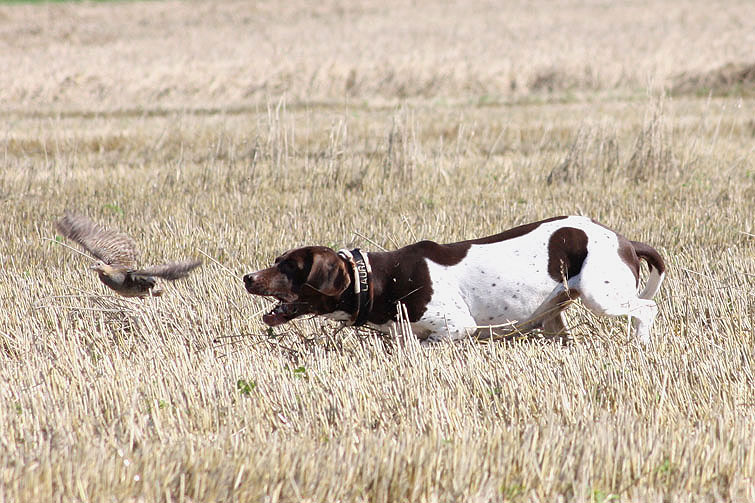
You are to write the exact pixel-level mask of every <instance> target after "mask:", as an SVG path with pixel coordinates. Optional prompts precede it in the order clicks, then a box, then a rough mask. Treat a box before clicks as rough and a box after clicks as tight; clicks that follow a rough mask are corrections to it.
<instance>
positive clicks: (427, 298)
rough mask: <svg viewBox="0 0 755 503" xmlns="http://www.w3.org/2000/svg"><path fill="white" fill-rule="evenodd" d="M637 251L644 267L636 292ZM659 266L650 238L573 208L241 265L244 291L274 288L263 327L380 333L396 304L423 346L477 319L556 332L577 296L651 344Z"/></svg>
mask: <svg viewBox="0 0 755 503" xmlns="http://www.w3.org/2000/svg"><path fill="white" fill-rule="evenodd" d="M640 259H643V260H645V261H646V262H647V264H648V269H649V277H648V279H647V282H646V284H645V287H644V289H643V290H642V292H641V293H639V294H638V293H637V289H638V285H639V277H640ZM664 276H665V264H664V261H663V258H662V257H661V255H660V254H659V253H658V252H657V251H656V250H655V249H653V248H652V247H650V246H649V245H646V244H643V243H639V242H636V241H630V240H628V239H627V238H625V237H624V236H622V235H621V234H618V233H616V232H614V231H612V230H611V229H609V228H607V227H605V226H603V225H601V224H599V223H597V222H595V221H594V220H591V219H590V218H587V217H582V216H559V217H553V218H549V219H546V220H541V221H539V222H534V223H530V224H526V225H521V226H519V227H514V228H513V229H509V230H507V231H504V232H501V233H500V234H496V235H493V236H488V237H484V238H479V239H472V240H468V241H460V242H458V243H451V244H438V243H435V242H433V241H420V242H418V243H415V244H411V245H408V246H405V247H403V248H400V249H398V250H395V251H386V252H377V253H375V252H370V253H364V252H362V251H361V250H359V249H355V250H351V251H349V250H340V251H338V252H336V251H334V250H332V249H330V248H327V247H323V246H307V247H303V248H296V249H293V250H290V251H287V252H286V253H284V254H283V255H281V256H279V257H278V258H276V259H275V263H274V265H273V266H271V267H269V268H267V269H263V270H261V271H257V272H253V273H249V274H246V275H245V276H244V284H245V287H246V290H247V291H248V292H249V293H251V294H254V295H262V296H268V297H274V298H276V299H277V300H278V301H279V303H278V304H277V305H276V306H275V307H274V308H273V309H272V311H270V312H269V313H267V314H265V315H264V316H263V318H262V319H263V321H264V322H265V323H266V324H267V325H269V326H276V325H280V324H282V323H286V322H288V321H290V320H292V319H294V318H298V317H300V316H303V315H306V314H313V315H324V316H326V317H329V318H331V319H334V320H338V321H343V322H346V323H347V324H351V325H354V326H360V325H366V326H368V327H371V328H374V329H377V330H379V331H383V332H388V331H389V330H390V328H391V327H393V326H394V324H395V323H396V321H397V317H398V310H397V305H398V304H399V303H401V304H403V307H404V308H405V311H404V312H405V314H406V317H407V318H408V321H409V322H410V324H411V327H412V332H413V333H414V334H415V335H416V336H417V337H418V338H419V339H420V340H421V342H422V343H423V344H425V345H426V344H431V343H434V342H438V341H441V340H454V339H460V338H463V337H466V336H468V335H470V334H473V333H475V332H477V331H478V330H480V329H481V327H486V326H494V325H495V326H498V325H512V326H515V327H516V330H517V331H518V332H522V331H531V330H534V329H541V330H542V331H543V332H544V333H546V334H550V335H558V336H562V337H563V336H565V335H566V326H565V324H564V318H563V311H564V309H565V308H566V307H567V306H568V304H570V303H571V301H573V300H575V299H577V298H580V299H582V302H583V304H584V305H585V306H586V307H587V308H588V309H589V310H590V311H592V312H593V313H595V314H598V315H609V316H621V315H628V316H631V317H632V322H633V323H632V325H633V328H634V332H635V335H636V337H637V338H638V339H639V340H640V341H641V342H642V343H643V344H645V345H647V344H650V342H651V336H650V329H651V327H652V324H653V320H654V319H655V316H656V314H657V311H658V308H657V306H656V304H655V302H654V301H653V300H652V298H653V297H654V296H655V294H656V293H657V292H658V290H659V288H660V286H661V283H662V281H663V278H664Z"/></svg>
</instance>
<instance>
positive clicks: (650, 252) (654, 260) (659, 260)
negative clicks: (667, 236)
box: [630, 241, 666, 299]
mask: <svg viewBox="0 0 755 503" xmlns="http://www.w3.org/2000/svg"><path fill="white" fill-rule="evenodd" d="M630 243H632V246H633V247H634V252H635V253H636V254H637V256H638V257H639V258H641V259H643V260H644V261H645V262H647V264H648V268H649V269H650V276H649V277H648V281H647V283H646V284H645V288H644V289H643V290H642V293H640V298H641V299H652V298H653V297H654V296H655V294H656V293H658V290H659V289H660V288H661V283H663V278H664V277H665V276H666V264H665V263H664V262H663V257H661V254H660V253H658V251H657V250H656V249H655V248H653V247H652V246H649V245H646V244H645V243H639V242H637V241H630Z"/></svg>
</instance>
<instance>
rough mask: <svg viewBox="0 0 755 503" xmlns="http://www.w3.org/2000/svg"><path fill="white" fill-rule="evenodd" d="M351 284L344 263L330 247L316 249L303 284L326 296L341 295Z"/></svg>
mask: <svg viewBox="0 0 755 503" xmlns="http://www.w3.org/2000/svg"><path fill="white" fill-rule="evenodd" d="M350 284H351V278H350V277H349V270H348V269H347V268H346V263H345V262H344V261H343V260H341V258H340V257H339V256H338V255H337V254H336V252H334V251H333V250H330V249H327V248H326V249H324V250H318V251H317V252H315V253H314V256H313V257H312V268H311V269H310V270H309V276H307V282H306V283H305V286H309V287H311V288H312V289H313V290H316V291H318V292H320V293H321V294H323V295H326V296H328V297H336V296H339V295H341V294H342V293H343V292H344V291H346V289H347V288H348V287H349V285H350Z"/></svg>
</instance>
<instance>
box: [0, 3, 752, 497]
mask: <svg viewBox="0 0 755 503" xmlns="http://www.w3.org/2000/svg"><path fill="white" fill-rule="evenodd" d="M311 4H312V2H305V1H303V0H295V1H287V2H273V1H261V2H254V3H246V2H231V1H229V2H222V3H221V2H180V3H179V2H124V3H120V2H119V3H62V4H61V3H53V4H34V5H30V4H5V5H0V301H1V302H2V304H1V306H0V502H5V501H9V502H16V501H81V502H84V501H129V502H142V501H171V502H174V501H181V502H183V501H192V502H200V501H271V502H272V501H371V502H372V501H374V502H389V501H430V502H434V501H449V502H451V501H548V502H551V501H589V502H607V501H658V502H661V501H663V502H670V501H743V502H744V501H753V500H755V489H754V487H755V478H754V477H755V449H753V447H754V445H753V444H754V441H753V439H754V437H753V435H754V433H755V388H754V386H755V369H754V368H753V361H754V360H753V359H754V357H755V354H754V352H755V350H754V348H755V335H754V334H753V321H754V319H755V221H754V219H753V212H754V211H755V167H753V145H754V144H755V113H754V112H755V84H754V82H755V60H754V59H753V58H754V55H753V51H752V49H753V47H755V9H753V4H752V2H750V1H749V0H743V1H739V2H737V1H725V2H713V3H711V2H709V1H705V2H703V1H686V0H685V1H682V0H670V1H667V2H650V1H637V2H608V1H606V2H602V1H589V2H570V1H559V2H557V1H545V0H544V1H538V2H527V1H518V0H517V1H512V2H505V4H504V5H503V6H502V5H499V3H498V2H484V1H474V2H440V1H438V2H414V3H409V2H402V1H388V2H356V1H353V2H352V1H350V2H338V1H329V0H326V1H324V2H317V5H316V6H313V5H311ZM68 208H70V209H75V210H77V211H81V212H84V213H86V214H88V215H89V216H90V217H92V218H94V219H95V220H98V221H100V222H102V223H105V224H107V225H110V226H113V227H115V228H117V229H119V230H122V231H126V232H128V233H130V234H132V235H133V236H134V237H135V239H136V240H137V241H138V242H139V243H140V244H141V245H142V247H143V248H142V251H143V257H144V261H145V262H147V263H149V262H153V261H154V262H157V261H160V260H171V259H180V258H184V257H199V258H204V259H205V265H204V267H203V268H202V269H200V270H199V271H198V272H197V273H196V274H194V275H193V276H191V277H190V278H189V279H188V280H185V281H182V282H177V283H175V284H170V285H167V286H166V290H167V292H166V294H165V296H164V297H162V298H159V299H153V300H146V301H138V300H127V299H121V298H117V297H115V296H113V295H112V294H111V292H109V291H108V290H107V289H106V288H105V287H104V286H103V285H102V284H100V283H99V281H98V280H97V278H96V276H95V275H94V274H92V273H90V271H88V270H87V266H88V262H87V261H86V260H85V259H83V257H81V256H80V255H77V254H75V253H73V252H72V251H70V250H68V249H66V248H65V247H63V246H60V245H58V244H55V243H53V242H52V241H50V240H49V239H55V236H56V232H55V227H54V222H55V220H56V219H57V218H58V217H59V216H60V215H62V213H63V212H64V210H66V209H68ZM558 214H585V215H589V216H591V217H594V218H596V219H598V220H599V221H601V222H602V223H604V224H606V225H608V226H610V227H612V228H615V229H617V230H619V231H620V232H622V233H624V234H625V235H627V236H629V237H630V238H632V239H635V240H641V241H645V242H648V243H650V244H652V245H653V246H655V247H657V248H658V249H659V250H660V251H661V252H662V254H663V255H664V256H665V257H666V260H667V264H668V268H669V271H668V279H667V281H666V282H665V283H664V285H663V288H662V290H661V292H660V293H659V295H658V297H657V298H656V300H657V301H658V304H659V308H660V314H659V317H658V319H657V322H656V323H657V324H656V326H655V330H654V335H655V344H654V346H653V347H652V348H648V349H643V348H640V347H638V345H637V344H636V343H635V342H634V341H632V340H630V339H628V337H627V334H626V320H621V319H613V320H606V319H597V318H594V317H592V316H590V315H589V314H588V313H586V312H585V311H584V309H582V308H581V306H579V305H576V306H574V307H573V308H572V309H571V310H570V315H569V321H570V323H571V324H573V325H574V326H575V328H574V330H573V333H574V335H575V342H574V345H573V346H570V347H565V348H564V347H560V346H555V345H552V344H542V343H539V342H537V341H535V342H529V343H519V344H504V343H496V344H482V343H479V342H473V341H465V342H462V343H458V344H442V345H439V346H438V347H435V348H432V349H429V350H422V349H420V348H419V347H417V345H416V344H407V345H406V346H405V347H393V346H392V345H391V344H390V343H389V342H386V341H384V340H383V339H380V338H377V337H375V336H373V335H370V334H368V333H363V332H360V333H356V332H354V331H352V330H351V329H345V330H343V331H341V332H337V328H338V327H337V325H335V324H330V323H328V322H325V321H323V320H321V319H309V320H301V321H297V322H294V323H291V324H289V325H285V326H283V327H280V328H277V329H275V330H274V331H272V332H268V331H267V329H266V327H264V326H263V324H262V323H261V319H260V318H261V317H260V313H261V312H263V311H264V310H265V309H266V308H269V303H268V302H267V301H265V300H262V299H257V298H252V297H250V296H249V295H247V294H246V293H245V292H244V291H243V288H242V284H241V282H240V276H241V275H242V274H243V273H245V272H249V271H252V270H256V269H258V268H261V267H264V266H266V265H268V264H269V263H271V261H272V259H273V258H274V257H275V256H276V255H277V254H279V253H280V252H282V251H284V250H286V249H289V248H292V247H296V246H300V245H304V244H324V245H329V246H332V247H335V248H339V247H343V246H361V247H363V248H365V249H368V250H376V249H378V248H379V247H384V248H387V249H393V248H396V247H399V246H402V245H405V244H408V243H411V242H414V241H416V240H418V239H423V238H428V239H435V240H438V241H441V242H443V241H456V240H460V239H465V238H472V237H478V236H483V235H487V234H491V233H496V232H499V231H501V230H504V229H506V228H509V227H512V226H514V225H517V224H521V223H525V222H529V221H533V220H536V219H540V218H545V217H548V216H552V215H558ZM208 257H209V258H208Z"/></svg>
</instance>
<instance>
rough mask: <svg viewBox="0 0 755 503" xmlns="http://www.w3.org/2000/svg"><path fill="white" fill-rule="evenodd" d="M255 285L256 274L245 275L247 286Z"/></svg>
mask: <svg viewBox="0 0 755 503" xmlns="http://www.w3.org/2000/svg"><path fill="white" fill-rule="evenodd" d="M253 283H254V273H253V272H250V273H249V274H244V284H245V285H246V286H249V285H251V284H253Z"/></svg>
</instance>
